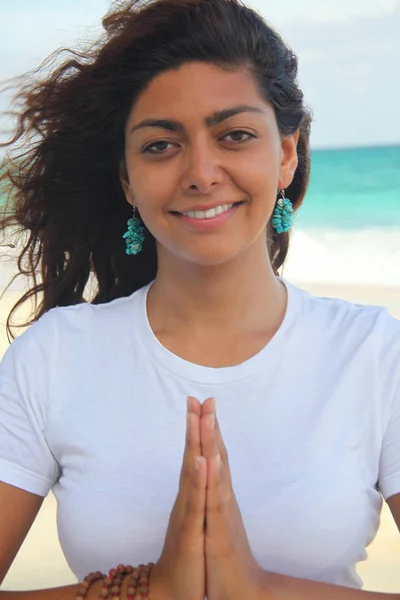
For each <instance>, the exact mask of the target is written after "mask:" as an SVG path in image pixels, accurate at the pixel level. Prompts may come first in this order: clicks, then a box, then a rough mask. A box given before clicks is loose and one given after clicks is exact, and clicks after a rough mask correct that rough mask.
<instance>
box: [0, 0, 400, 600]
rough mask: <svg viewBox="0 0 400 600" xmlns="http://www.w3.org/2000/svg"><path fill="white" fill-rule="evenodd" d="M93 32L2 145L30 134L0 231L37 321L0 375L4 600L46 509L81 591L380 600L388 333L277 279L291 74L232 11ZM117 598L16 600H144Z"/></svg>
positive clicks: (295, 113) (262, 30)
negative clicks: (373, 575) (52, 499)
mask: <svg viewBox="0 0 400 600" xmlns="http://www.w3.org/2000/svg"><path fill="white" fill-rule="evenodd" d="M103 24H104V27H105V30H106V38H105V39H103V40H101V42H99V43H98V44H97V45H96V46H94V47H93V48H92V50H91V51H90V52H89V53H88V54H87V55H83V54H76V55H75V56H74V57H73V58H72V59H71V60H69V61H67V62H65V63H64V64H63V65H62V66H60V67H58V68H57V69H55V70H54V71H53V73H52V75H51V76H49V77H48V78H47V79H46V80H44V81H41V82H36V83H35V84H32V85H31V86H30V87H25V89H24V91H23V92H22V94H23V96H22V98H23V99H24V100H25V105H24V107H23V109H21V113H20V117H19V125H20V128H19V129H18V130H17V133H16V135H15V138H14V139H13V140H11V142H10V144H11V145H12V144H16V143H17V142H18V140H19V139H22V137H23V134H24V133H27V134H31V133H37V134H39V137H36V138H33V139H34V140H35V141H34V142H33V141H31V144H32V146H31V149H30V151H29V152H28V153H27V152H26V146H25V145H24V147H23V150H22V151H21V153H20V154H19V155H17V156H16V157H15V158H14V161H13V163H12V165H11V167H10V168H9V171H8V177H9V178H10V179H11V180H12V182H13V185H14V191H13V193H14V198H13V200H14V204H13V209H12V210H13V213H14V214H13V215H12V216H11V217H8V219H7V220H6V219H4V221H3V228H4V227H6V226H7V227H8V226H10V225H15V224H19V225H20V226H21V231H25V230H26V231H27V232H29V238H28V239H27V241H26V243H25V246H24V249H23V251H24V253H25V254H26V255H27V256H28V263H29V264H28V265H25V270H26V271H27V272H28V273H30V274H32V275H35V274H37V273H39V274H40V275H41V277H42V282H41V283H38V284H37V282H36V281H35V286H34V287H33V288H32V290H30V292H29V293H27V294H26V296H25V299H26V298H28V297H29V296H31V295H33V296H35V297H36V296H37V295H38V293H39V292H42V291H43V302H42V303H41V304H40V306H39V308H38V309H37V310H36V313H35V315H34V322H33V324H32V326H31V327H30V328H29V329H28V330H27V331H26V332H25V333H24V334H23V335H21V336H19V337H18V338H17V339H15V341H14V342H13V343H12V345H11V346H10V348H9V349H8V351H7V352H6V355H5V357H4V359H3V362H2V364H1V369H0V410H1V419H0V429H1V435H0V480H1V481H2V482H3V483H2V484H0V503H1V506H2V511H1V516H0V540H1V541H0V549H1V552H0V579H2V578H4V576H5V573H6V571H7V569H8V568H9V566H10V564H11V563H12V561H13V558H14V556H15V554H16V552H17V549H18V547H19V546H20V544H21V543H22V541H23V539H24V537H25V535H26V533H27V531H28V529H29V527H30V525H31V523H32V521H33V519H34V517H35V515H36V513H37V511H38V510H39V507H40V505H41V502H42V499H43V497H44V496H46V495H47V493H48V492H49V491H50V489H52V490H53V492H54V494H55V496H56V498H57V501H58V531H59V538H60V542H61V546H62V548H63V551H64V553H65V556H66V559H67V561H68V563H69V565H70V566H71V569H72V570H73V572H74V573H75V574H76V575H77V578H78V579H79V580H80V581H82V580H83V578H84V577H85V575H86V574H87V573H89V572H90V571H92V572H93V571H97V570H98V569H100V570H102V571H106V572H107V571H108V570H109V569H110V568H111V567H113V566H115V565H117V564H118V563H132V564H136V565H137V564H138V563H146V562H150V561H154V562H155V563H156V564H155V566H154V568H153V569H152V570H151V567H149V568H148V569H147V571H145V575H144V577H143V579H142V583H143V584H146V585H147V581H148V578H150V596H151V598H153V599H154V600H158V598H160V599H162V600H164V599H167V600H169V599H174V600H176V599H178V600H179V599H182V600H192V599H193V600H201V599H202V598H204V596H205V595H207V597H208V598H209V599H212V600H223V599H225V598H226V599H228V598H229V600H234V599H235V598H238V599H239V598H243V597H245V596H246V597H248V598H252V599H253V598H254V599H256V598H257V599H259V598H260V599H272V598H274V599H275V598H278V599H284V600H286V599H287V600H289V599H290V600H291V599H296V600H297V599H303V598H304V599H305V598H307V599H313V598H318V599H320V598H328V599H329V598H331V599H332V600H333V599H335V600H336V599H343V600H344V599H346V600H352V599H353V598H362V597H364V596H365V597H367V596H368V597H369V598H371V599H373V598H381V597H385V595H382V594H373V593H368V592H361V591H360V590H359V589H357V588H360V587H361V581H360V579H359V577H358V576H357V575H356V572H355V564H356V563H357V562H358V561H359V560H362V559H364V558H365V556H366V553H365V547H366V546H367V545H368V544H369V543H370V542H371V540H372V539H373V537H374V535H375V533H376V530H377V528H378V524H379V514H380V509H381V505H382V496H383V497H384V499H385V500H386V501H387V502H388V504H389V506H390V508H391V510H392V513H393V515H394V517H395V519H396V521H397V523H398V524H399V523H400V386H399V380H400V376H399V369H398V365H399V356H400V343H399V339H400V336H399V333H400V325H399V323H398V321H396V320H395V319H394V318H392V317H390V316H389V315H388V313H387V311H386V310H384V309H382V308H377V307H361V306H357V305H353V304H350V303H347V302H344V301H342V300H332V299H324V298H317V297H314V296H311V295H309V294H308V293H306V292H305V291H303V290H301V289H299V288H297V287H295V286H293V285H291V284H289V283H288V282H287V281H286V280H284V279H283V278H282V277H281V276H280V275H279V272H278V269H279V268H280V267H281V266H282V265H283V262H284V260H285V257H286V254H287V250H288V243H289V230H290V226H291V222H292V216H293V211H294V210H296V209H298V207H299V206H300V204H301V202H302V200H303V198H304V195H305V193H306V189H307V185H308V180H309V132H310V121H311V118H310V114H309V112H308V110H307V109H306V107H305V106H304V103H303V94H302V92H301V90H300V89H299V86H298V83H297V80H296V76H297V59H296V57H295V56H294V55H293V53H292V52H291V51H290V50H289V49H288V48H287V47H286V46H285V45H284V43H283V41H282V40H281V38H280V37H279V35H277V33H275V32H274V30H273V29H272V28H271V27H270V26H269V25H267V24H266V23H265V22H264V21H263V20H262V18H261V17H260V16H259V15H258V14H256V13H255V12H254V11H252V10H250V9H249V8H247V7H245V6H244V5H242V4H240V3H238V2H236V1H234V0H199V1H198V0H158V1H157V2H152V3H148V4H146V5H144V4H143V5H140V4H138V3H135V2H129V3H127V4H124V5H123V6H121V7H120V8H119V10H117V11H115V12H114V13H111V14H109V15H108V16H107V17H106V18H105V19H104V21H103ZM10 204H11V203H10ZM132 213H133V216H132ZM127 225H128V228H127ZM24 253H23V252H21V264H20V269H21V271H22V269H23V266H22V265H23V259H24V256H25V254H24ZM90 276H92V277H93V278H94V280H95V281H96V282H97V284H98V286H97V290H96V291H95V293H94V295H93V296H92V297H90V298H89V300H90V302H85V300H86V295H85V294H87V290H88V283H89V278H90ZM31 323H32V322H30V323H29V324H31ZM8 325H9V322H8ZM186 398H188V402H187V410H186ZM216 405H217V406H218V415H219V421H220V424H221V429H220V427H219V424H218V419H217V418H216ZM186 414H187V417H186V416H185V415H186ZM186 423H187V424H186ZM185 431H186V442H185ZM183 448H185V449H184V456H183V461H182V449H183ZM226 448H228V450H229V462H228V457H227V452H226ZM178 483H179V485H178ZM172 507H173V508H172ZM171 509H172V512H171ZM111 576H112V577H111V578H109V580H108V581H106V583H105V584H104V583H103V582H102V580H101V579H98V580H97V577H96V576H93V577H91V578H89V580H87V581H86V583H85V585H84V586H83V588H80V587H78V588H77V586H69V587H64V588H60V589H58V590H49V591H46V592H45V591H43V590H42V591H40V592H37V593H36V594H35V593H33V592H32V593H30V595H29V594H27V593H22V592H21V593H17V594H14V595H13V596H12V597H13V598H15V599H16V600H18V599H19V598H21V599H23V598H32V599H35V598H41V599H42V598H43V599H47V598H48V599H49V600H51V599H53V598H65V599H66V600H67V599H71V600H72V599H74V598H76V597H79V598H83V597H85V596H86V597H87V598H89V599H91V598H96V597H99V594H101V593H102V594H103V596H102V597H105V596H106V595H107V594H108V593H109V592H110V590H111V587H110V586H111V583H110V581H111V579H112V578H114V581H113V583H114V586H115V589H113V591H112V593H113V594H114V597H118V598H126V597H130V598H133V597H136V596H134V594H135V593H139V592H135V591H133V588H134V587H135V585H136V584H135V585H133V583H132V580H133V579H132V576H131V574H128V573H127V572H126V570H122V572H121V573H120V574H119V575H118V574H116V573H115V572H112V573H111ZM99 577H100V575H99ZM136 579H137V577H136ZM92 580H93V582H92ZM146 585H143V590H144V589H145V588H146V590H147V587H146ZM102 590H103V591H102ZM110 593H111V592H110ZM145 593H147V592H146V591H145ZM2 594H3V597H4V598H5V599H7V598H8V597H9V594H7V592H2ZM1 597H2V596H1V593H0V598H1ZM137 597H140V596H137ZM397 597H399V598H400V596H397Z"/></svg>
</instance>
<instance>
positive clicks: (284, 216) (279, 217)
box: [272, 190, 294, 233]
mask: <svg viewBox="0 0 400 600" xmlns="http://www.w3.org/2000/svg"><path fill="white" fill-rule="evenodd" d="M280 194H282V198H279V199H278V201H277V203H276V206H275V210H274V213H273V215H272V227H273V228H274V229H276V231H277V232H278V233H283V232H284V231H289V229H290V228H291V226H292V223H293V213H294V209H293V204H292V203H291V201H290V200H289V199H288V198H285V190H281V192H280Z"/></svg>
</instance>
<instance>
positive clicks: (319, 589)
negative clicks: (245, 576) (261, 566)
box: [263, 494, 400, 600]
mask: <svg viewBox="0 0 400 600" xmlns="http://www.w3.org/2000/svg"><path fill="white" fill-rule="evenodd" d="M387 503H388V506H389V508H390V510H391V512H392V515H393V518H394V520H395V522H396V525H397V527H398V528H399V530H400V494H396V495H394V496H392V497H391V498H389V499H388V500H387ZM265 575H266V578H265V584H266V588H265V589H266V591H265V594H263V596H264V598H265V600H267V599H268V600H270V597H271V594H272V597H273V598H274V600H320V599H321V598H323V599H324V600H358V598H359V599H360V600H363V598H365V600H384V598H387V599H389V598H391V599H392V600H400V593H399V594H382V593H378V592H365V591H360V590H352V589H350V588H346V587H342V586H336V585H327V584H325V583H317V582H314V581H307V580H305V579H297V578H293V577H286V576H285V575H277V574H273V573H271V574H267V573H266V574H265Z"/></svg>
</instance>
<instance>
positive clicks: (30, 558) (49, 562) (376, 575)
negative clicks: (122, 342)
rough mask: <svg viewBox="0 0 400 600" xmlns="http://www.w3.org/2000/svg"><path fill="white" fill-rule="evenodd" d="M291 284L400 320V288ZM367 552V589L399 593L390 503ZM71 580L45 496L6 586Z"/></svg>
mask: <svg viewBox="0 0 400 600" xmlns="http://www.w3.org/2000/svg"><path fill="white" fill-rule="evenodd" d="M3 274H4V273H3ZM7 281H8V279H7ZM292 283H294V284H296V285H299V286H300V287H302V288H303V289H306V290H308V291H310V292H311V293H313V294H316V295H320V296H328V297H338V298H344V299H346V300H350V301H352V302H357V303H360V304H375V305H379V306H386V307H387V308H388V309H389V311H390V312H391V313H392V314H393V316H395V317H396V318H398V319H400V289H383V288H382V289H381V288H378V287H350V286H334V285H317V284H312V285H311V284H308V283H302V282H299V281H292ZM1 284H2V281H1V277H0V291H1V290H2V289H3V288H4V285H3V287H2V286H1ZM19 297H20V293H19V292H17V291H10V292H7V294H6V295H5V297H4V298H3V300H2V301H1V302H0V358H1V356H2V354H3V352H4V351H5V349H6V348H7V347H8V342H7V340H6V336H5V328H4V322H5V316H6V314H7V312H8V311H9V309H10V308H11V305H12V304H13V303H14V302H15V301H16V299H17V298H19ZM23 314H24V313H23ZM368 554H369V558H368V560H367V561H365V562H364V563H362V564H360V565H359V567H358V572H359V574H360V576H361V577H362V579H363V581H364V588H365V589H367V590H374V591H381V592H392V593H395V592H397V593H399V592H400V535H399V532H398V530H397V528H396V526H395V524H394V521H393V518H392V516H391V514H390V511H389V510H388V508H387V506H386V505H384V508H383V510H382V515H381V527H380V529H379V532H378V534H377V537H376V538H375V540H374V542H373V543H372V544H371V546H370V547H369V548H368ZM72 583H75V578H74V576H73V575H72V573H71V572H70V570H69V568H68V565H67V564H66V561H65V559H64V557H63V554H62V551H61V548H60V546H59V543H58V539H57V531H56V502H55V499H54V497H53V496H52V495H51V494H50V495H49V496H48V498H46V499H45V501H44V503H43V506H42V508H41V510H40V512H39V515H38V517H37V519H36V521H35V523H34V524H33V526H32V528H31V530H30V532H29V534H28V536H27V538H26V540H25V542H24V544H23V545H22V547H21V549H20V551H19V553H18V555H17V557H16V559H15V561H14V563H13V565H12V567H11V569H10V571H9V573H8V575H7V577H6V579H5V581H4V583H3V586H2V589H5V590H18V589H19V590H27V589H41V588H48V587H53V586H59V585H68V584H72Z"/></svg>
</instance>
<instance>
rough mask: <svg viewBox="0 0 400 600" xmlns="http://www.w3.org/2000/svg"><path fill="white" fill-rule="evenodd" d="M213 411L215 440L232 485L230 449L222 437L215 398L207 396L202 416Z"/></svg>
mask: <svg viewBox="0 0 400 600" xmlns="http://www.w3.org/2000/svg"><path fill="white" fill-rule="evenodd" d="M211 413H214V415H215V441H216V444H217V448H218V452H219V453H220V455H221V460H222V465H223V467H224V470H225V473H226V477H227V479H228V481H229V483H230V485H232V476H231V471H230V466H229V457H228V451H227V449H226V446H225V443H224V440H223V437H222V433H221V429H220V426H219V421H218V416H217V412H216V403H215V398H207V400H205V401H204V403H203V406H202V416H204V415H208V414H211Z"/></svg>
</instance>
